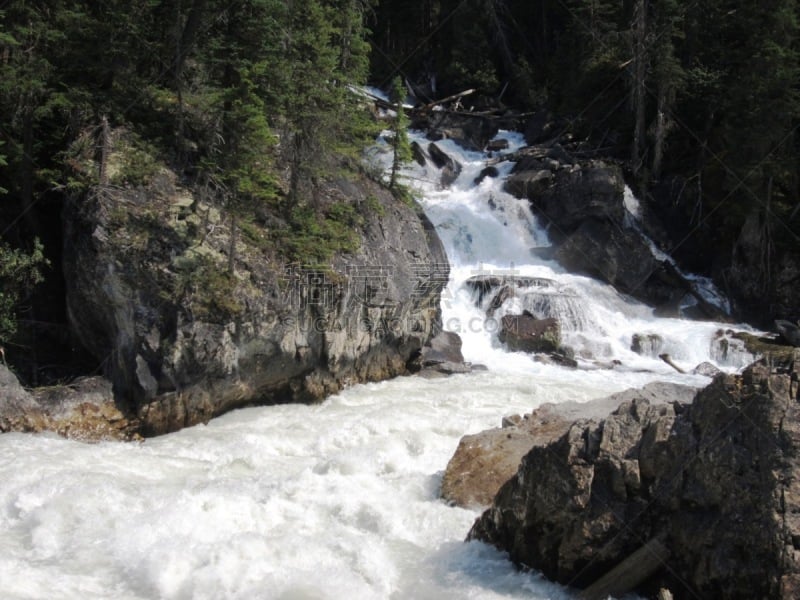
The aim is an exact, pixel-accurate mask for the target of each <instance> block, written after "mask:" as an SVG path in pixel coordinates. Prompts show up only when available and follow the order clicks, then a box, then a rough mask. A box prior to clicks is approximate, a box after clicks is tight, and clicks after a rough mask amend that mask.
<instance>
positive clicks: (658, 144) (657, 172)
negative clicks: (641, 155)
mask: <svg viewBox="0 0 800 600" xmlns="http://www.w3.org/2000/svg"><path fill="white" fill-rule="evenodd" d="M667 95H668V93H667V84H666V83H662V84H661V85H659V86H658V107H657V114H656V139H655V143H654V144H653V172H652V177H653V179H656V180H657V179H659V178H660V177H661V163H662V161H663V157H664V138H665V137H666V136H667Z"/></svg>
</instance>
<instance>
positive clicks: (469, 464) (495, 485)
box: [441, 382, 696, 508]
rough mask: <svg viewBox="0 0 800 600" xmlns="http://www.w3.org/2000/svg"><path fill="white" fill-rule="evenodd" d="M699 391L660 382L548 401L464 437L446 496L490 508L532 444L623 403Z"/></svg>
mask: <svg viewBox="0 0 800 600" xmlns="http://www.w3.org/2000/svg"><path fill="white" fill-rule="evenodd" d="M695 391H696V390H695V388H692V387H689V386H683V385H677V384H672V383H660V382H657V383H651V384H648V385H647V386H645V387H644V388H642V389H636V390H626V391H624V392H619V393H617V394H612V395H611V396H609V397H607V398H599V399H597V400H591V401H589V402H582V403H578V402H562V403H560V404H550V403H547V404H543V405H542V406H540V407H539V408H537V409H536V410H534V411H533V412H532V413H531V414H529V415H525V416H524V417H520V416H519V415H515V416H512V417H506V418H504V419H503V425H502V427H500V428H497V429H488V430H486V431H482V432H480V433H476V434H474V435H466V436H464V437H463V438H461V441H460V442H459V444H458V448H457V449H456V452H455V454H454V455H453V457H452V458H451V459H450V462H449V463H448V464H447V469H446V470H445V472H444V476H443V478H442V488H441V497H442V498H443V499H444V500H446V501H447V502H449V503H451V504H455V505H457V506H462V507H466V508H476V507H482V508H483V507H487V506H489V505H490V504H491V502H492V500H493V499H494V497H495V495H496V494H497V492H498V490H499V489H500V487H501V486H502V485H503V484H504V483H505V482H507V481H508V480H509V479H511V477H513V476H514V474H515V473H516V472H517V469H518V468H519V463H520V461H521V460H522V457H523V456H525V455H526V454H527V453H528V452H530V450H531V448H534V447H544V446H546V445H547V444H549V443H551V442H553V441H554V440H557V439H558V438H560V437H561V436H562V435H564V433H565V432H566V431H567V430H568V429H569V427H570V425H571V424H572V422H573V421H574V420H575V419H577V418H579V417H583V418H589V417H594V418H601V417H603V416H605V415H607V414H608V413H609V411H611V410H613V409H614V408H616V407H617V406H619V404H620V403H621V402H624V401H632V400H635V399H646V400H648V401H649V402H651V403H653V404H657V403H666V402H678V401H683V402H688V401H690V400H691V398H692V397H693V396H694V393H695Z"/></svg>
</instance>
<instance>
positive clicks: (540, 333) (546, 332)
mask: <svg viewBox="0 0 800 600" xmlns="http://www.w3.org/2000/svg"><path fill="white" fill-rule="evenodd" d="M497 337H498V339H499V340H500V341H501V342H503V343H504V344H505V345H506V346H507V347H508V349H509V350H512V351H515V352H557V351H558V350H559V348H560V346H561V326H560V325H559V323H558V321H557V320H556V319H553V318H548V319H537V318H535V317H532V316H531V315H528V314H524V315H505V316H504V317H503V318H502V319H501V322H500V331H499V332H498V335H497Z"/></svg>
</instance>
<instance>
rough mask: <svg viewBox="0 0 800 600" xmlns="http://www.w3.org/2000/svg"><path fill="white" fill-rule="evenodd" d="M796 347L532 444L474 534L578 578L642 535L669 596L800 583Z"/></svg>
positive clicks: (792, 590) (758, 591)
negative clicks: (773, 360) (657, 544)
mask: <svg viewBox="0 0 800 600" xmlns="http://www.w3.org/2000/svg"><path fill="white" fill-rule="evenodd" d="M799 374H800V351H796V352H795V353H794V356H793V360H792V361H790V362H789V363H783V364H772V365H770V364H768V361H759V362H757V363H754V364H753V365H751V366H750V367H748V368H747V369H746V370H745V371H744V372H743V373H742V374H741V375H721V376H718V377H717V378H716V379H715V380H714V381H713V382H712V383H711V384H710V385H709V386H708V387H706V388H705V389H703V390H701V391H699V392H698V393H697V395H696V397H695V399H694V401H693V402H692V403H690V404H687V403H683V402H672V403H670V404H666V405H663V404H662V405H658V406H654V405H652V404H651V403H650V402H649V401H648V399H646V398H638V399H633V400H629V401H626V402H624V403H623V404H621V405H620V406H619V408H617V409H616V410H615V411H614V412H613V413H612V414H610V415H608V416H607V417H606V418H605V419H603V420H599V421H598V420H586V419H581V420H578V421H574V422H572V423H571V424H570V425H569V428H568V429H567V431H566V432H565V433H563V434H562V435H561V436H560V437H559V438H558V439H557V440H555V441H552V442H550V443H548V444H546V445H543V446H538V447H534V448H533V449H532V450H531V451H530V452H529V453H528V454H527V455H525V457H524V458H523V459H522V461H521V463H520V466H519V470H518V472H517V473H516V475H515V476H513V477H512V478H511V479H510V480H509V481H508V482H507V483H506V484H504V485H503V486H502V488H501V489H500V490H499V492H498V494H497V496H496V497H495V499H494V502H493V504H492V506H491V507H490V508H489V509H488V510H487V511H486V512H484V513H483V515H482V516H481V517H480V518H479V519H478V520H477V521H476V523H475V525H474V526H473V528H472V530H471V532H470V534H469V538H470V539H479V540H483V541H486V542H488V543H491V544H494V545H496V546H497V547H499V548H501V549H503V550H505V551H507V552H508V553H509V555H510V557H511V559H512V560H514V561H515V562H517V563H521V564H523V565H526V566H528V567H531V568H535V569H539V570H541V571H543V573H544V574H545V576H547V577H549V578H551V579H554V580H556V581H560V582H563V583H569V584H570V585H575V586H577V587H585V586H588V585H590V584H592V583H593V582H594V581H596V580H597V579H599V578H600V577H601V576H602V575H604V574H605V573H607V572H608V571H609V570H610V569H611V568H613V567H614V566H616V565H617V564H619V563H620V562H621V561H622V560H623V559H625V558H626V557H628V556H630V555H631V554H632V553H633V552H634V551H635V550H637V549H638V548H640V547H641V546H642V545H643V544H644V543H645V542H646V541H648V540H652V539H656V538H658V539H663V543H664V544H665V546H666V549H667V550H668V553H669V559H668V560H667V561H666V564H665V565H664V568H662V569H660V570H659V571H658V572H657V573H656V574H655V575H654V576H653V577H651V578H650V580H649V581H647V582H646V583H645V586H646V588H647V589H650V590H654V591H655V590H658V589H659V588H660V587H663V588H666V589H669V590H671V592H672V593H673V594H674V595H675V597H676V598H690V597H692V598H693V597H697V596H698V595H699V596H702V597H709V598H710V597H713V598H723V599H740V598H741V599H745V598H782V599H783V598H785V599H788V598H796V597H798V592H800V553H799V552H797V551H796V547H797V545H798V542H797V540H798V539H800V516H798V515H800V482H799V481H798V478H797V473H798V469H800V403H798V399H799V398H798V386H797V378H798V375H799Z"/></svg>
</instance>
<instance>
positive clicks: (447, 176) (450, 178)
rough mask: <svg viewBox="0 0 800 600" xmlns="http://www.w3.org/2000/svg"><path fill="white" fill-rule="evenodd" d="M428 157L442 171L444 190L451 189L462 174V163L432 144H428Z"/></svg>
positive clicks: (441, 182) (441, 181)
mask: <svg viewBox="0 0 800 600" xmlns="http://www.w3.org/2000/svg"><path fill="white" fill-rule="evenodd" d="M428 155H429V156H430V158H431V160H432V161H433V164H434V165H436V166H437V167H438V168H440V169H441V170H442V174H441V179H440V184H441V186H442V187H443V188H447V187H450V185H451V184H452V183H453V182H454V181H455V180H456V179H458V176H459V175H460V174H461V163H460V162H458V161H457V160H456V159H454V158H453V157H452V156H450V155H449V154H447V153H446V152H445V151H444V150H442V149H441V148H439V146H437V145H436V144H434V143H432V142H431V143H430V144H428Z"/></svg>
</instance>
